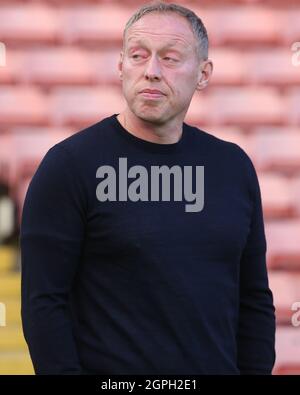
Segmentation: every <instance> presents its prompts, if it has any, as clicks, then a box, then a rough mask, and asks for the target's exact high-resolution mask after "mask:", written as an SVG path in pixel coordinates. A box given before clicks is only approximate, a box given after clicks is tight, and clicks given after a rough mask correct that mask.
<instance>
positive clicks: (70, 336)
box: [20, 114, 275, 374]
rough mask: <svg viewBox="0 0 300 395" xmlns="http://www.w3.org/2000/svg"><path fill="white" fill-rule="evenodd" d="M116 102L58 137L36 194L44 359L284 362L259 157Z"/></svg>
mask: <svg viewBox="0 0 300 395" xmlns="http://www.w3.org/2000/svg"><path fill="white" fill-rule="evenodd" d="M116 115H117V114H114V115H112V116H110V117H107V118H105V119H103V120H101V121H100V122H98V123H96V124H95V125H92V126H90V127H88V128H86V129H84V130H81V131H80V132H77V133H75V134H74V135H72V136H71V137H68V138H67V139H65V140H63V141H61V142H59V143H58V144H56V145H54V146H53V147H52V148H51V149H50V150H49V151H48V152H47V154H46V155H45V157H44V158H43V160H42V161H41V163H40V166H39V167H38V169H37V171H36V173H35V175H34V176H33V178H32V180H31V183H30V185H29V188H28V191H27V194H26V198H25V203H24V208H23V215H22V223H21V233H20V246H21V261H22V322H23V330H24V335H25V339H26V341H27V343H28V346H29V351H30V355H31V358H32V361H33V365H34V368H35V372H36V373H37V374H82V373H91V374H270V373H271V371H272V367H273V364H274V359H275V351H274V337H275V316H274V310H275V309H274V306H273V297H272V293H271V290H270V289H269V285H268V277H267V270H266V239H265V232H264V223H263V213H262V205H261V195H260V188H259V183H258V179H257V175H256V172H255V169H254V166H253V164H252V162H251V160H250V158H249V157H248V155H247V154H246V153H245V152H244V151H243V150H242V149H241V148H240V147H239V146H238V145H236V144H234V143H230V142H226V141H223V140H221V139H219V138H217V137H215V136H213V135H211V134H209V133H207V132H205V131H202V130H200V129H198V128H196V127H192V126H190V125H187V124H186V123H184V124H183V133H182V136H181V138H180V140H179V141H178V142H176V143H172V144H157V143H152V142H149V141H145V140H143V139H140V138H138V137H136V136H134V135H132V134H131V133H129V132H128V131H127V130H125V129H124V128H123V127H122V125H121V124H120V123H119V121H118V119H117V118H116ZM174 166H175V167H174ZM157 169H161V170H163V174H164V176H162V175H161V176H160V177H159V178H158V182H157ZM175 170H176V171H175ZM197 170H198V173H197ZM168 171H169V178H168ZM155 172H156V173H155ZM155 174H156V176H155ZM141 180H143V182H141ZM175 184H176V185H175ZM189 188H190V190H189ZM197 188H198V189H197ZM181 189H182V190H181ZM196 190H197V191H198V192H197V195H196V193H195V191H196ZM168 191H169V192H168ZM180 192H182V193H181V196H180ZM192 192H194V195H193V194H192ZM192 197H194V202H193V201H192ZM196 200H197V201H196Z"/></svg>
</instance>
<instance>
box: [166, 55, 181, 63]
mask: <svg viewBox="0 0 300 395" xmlns="http://www.w3.org/2000/svg"><path fill="white" fill-rule="evenodd" d="M164 59H165V60H166V61H167V62H170V63H172V62H178V60H177V59H175V58H170V57H169V56H165V57H164Z"/></svg>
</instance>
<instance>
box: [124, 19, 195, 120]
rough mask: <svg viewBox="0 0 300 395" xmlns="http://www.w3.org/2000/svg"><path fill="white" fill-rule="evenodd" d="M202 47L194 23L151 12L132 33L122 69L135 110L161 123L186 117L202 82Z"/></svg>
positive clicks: (139, 21) (137, 23)
mask: <svg viewBox="0 0 300 395" xmlns="http://www.w3.org/2000/svg"><path fill="white" fill-rule="evenodd" d="M196 44H197V42H196V38H195V36H194V34H193V32H192V30H191V27H190V25H189V23H188V21H187V20H185V18H184V17H182V16H180V15H177V14H174V13H168V14H159V13H155V12H154V13H151V14H147V15H145V16H143V17H142V18H141V19H139V20H138V21H137V22H135V23H134V24H133V25H132V26H131V27H130V28H129V29H128V31H127V34H126V37H125V42H124V47H123V52H122V53H121V58H120V62H119V70H120V73H121V74H120V75H121V78H122V81H123V94H124V96H125V99H126V101H127V104H128V107H129V109H130V111H131V112H133V113H134V114H135V115H136V116H137V117H139V118H141V119H143V120H145V121H150V122H153V123H157V124H164V123H166V122H168V121H169V120H171V119H174V118H177V119H178V120H180V121H182V120H183V119H184V116H185V114H186V112H187V110H188V107H189V104H190V101H191V99H192V96H193V94H194V92H195V89H196V88H197V83H198V82H199V80H200V79H201V67H200V65H201V63H200V61H199V57H198V54H197V51H196ZM145 89H149V90H159V91H160V92H161V93H156V94H155V93H151V92H150V91H149V92H148V93H147V92H142V91H143V90H145ZM197 89H199V87H198V88H197Z"/></svg>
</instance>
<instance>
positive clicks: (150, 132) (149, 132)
mask: <svg viewBox="0 0 300 395" xmlns="http://www.w3.org/2000/svg"><path fill="white" fill-rule="evenodd" d="M117 119H118V121H119V122H120V124H121V125H122V126H123V128H124V129H126V130H127V131H128V132H129V133H131V134H133V135H134V136H136V137H138V138H141V139H143V140H146V141H150V142H152V143H158V144H173V143H177V142H178V141H179V140H180V138H181V135H182V122H181V123H180V124H179V123H178V120H174V121H173V122H171V121H170V122H169V123H168V124H161V125H157V124H154V123H153V122H150V121H145V120H143V119H141V118H138V117H137V116H136V115H135V114H133V113H132V112H130V111H127V110H125V111H123V112H121V113H120V114H119V115H118V116H117Z"/></svg>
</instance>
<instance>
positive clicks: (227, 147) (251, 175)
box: [185, 124, 257, 185]
mask: <svg viewBox="0 0 300 395" xmlns="http://www.w3.org/2000/svg"><path fill="white" fill-rule="evenodd" d="M185 125H186V127H187V130H188V132H189V133H190V134H191V135H192V138H193V146H195V149H196V150H198V151H199V152H205V155H207V156H209V157H210V158H211V159H213V160H215V161H218V162H223V163H224V166H225V165H226V167H228V168H231V169H234V170H235V171H238V172H241V173H242V174H243V176H244V177H245V178H246V179H247V181H248V182H249V183H250V184H252V185H253V183H254V184H255V183H257V173H256V169H255V166H254V163H253V161H252V159H251V158H250V155H249V154H248V153H247V152H246V151H245V150H244V149H243V148H242V147H241V146H239V145H238V144H236V143H233V142H231V141H226V140H223V139H221V138H219V137H216V136H215V135H213V134H212V133H209V132H207V131H205V130H203V129H200V128H198V127H196V126H192V125H187V124H185Z"/></svg>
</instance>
